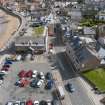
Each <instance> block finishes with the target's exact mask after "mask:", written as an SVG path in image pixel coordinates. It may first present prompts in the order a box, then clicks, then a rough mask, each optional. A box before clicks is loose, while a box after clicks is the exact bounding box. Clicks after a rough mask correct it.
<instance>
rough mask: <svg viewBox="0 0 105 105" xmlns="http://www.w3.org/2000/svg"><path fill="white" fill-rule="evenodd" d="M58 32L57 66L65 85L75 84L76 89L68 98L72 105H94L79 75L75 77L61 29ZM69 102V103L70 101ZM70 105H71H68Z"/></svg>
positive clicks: (56, 47)
mask: <svg viewBox="0 0 105 105" xmlns="http://www.w3.org/2000/svg"><path fill="white" fill-rule="evenodd" d="M57 29H58V30H57V32H56V38H55V40H56V42H57V46H56V44H55V47H54V48H55V51H56V57H55V58H56V64H57V65H58V68H59V71H60V73H61V76H62V79H63V81H64V84H67V83H68V81H69V82H70V83H71V84H73V86H74V87H75V92H74V93H69V92H68V96H69V99H70V100H71V103H72V105H94V103H93V102H92V100H91V99H90V97H88V95H87V93H86V90H85V87H84V86H83V85H82V83H81V82H80V81H79V79H78V75H75V73H74V68H73V65H72V64H71V63H70V61H69V60H68V58H67V56H66V54H65V47H64V46H63V44H62V40H61V39H62V38H61V37H62V35H61V31H60V30H59V28H57ZM70 100H68V102H69V101H70ZM68 105H69V104H68Z"/></svg>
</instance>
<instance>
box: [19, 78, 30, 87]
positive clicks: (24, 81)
mask: <svg viewBox="0 0 105 105" xmlns="http://www.w3.org/2000/svg"><path fill="white" fill-rule="evenodd" d="M29 83H30V82H29V81H28V80H27V79H24V78H23V79H21V80H20V87H25V86H27V85H28V84H29Z"/></svg>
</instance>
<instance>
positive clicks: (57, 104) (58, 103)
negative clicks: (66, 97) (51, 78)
mask: <svg viewBox="0 0 105 105" xmlns="http://www.w3.org/2000/svg"><path fill="white" fill-rule="evenodd" d="M52 105H60V102H59V101H58V100H53V101H52Z"/></svg>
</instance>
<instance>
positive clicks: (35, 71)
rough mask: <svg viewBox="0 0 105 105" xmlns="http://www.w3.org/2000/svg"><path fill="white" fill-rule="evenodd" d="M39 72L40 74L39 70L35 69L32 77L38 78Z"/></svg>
mask: <svg viewBox="0 0 105 105" xmlns="http://www.w3.org/2000/svg"><path fill="white" fill-rule="evenodd" d="M37 74H38V71H37V70H33V74H32V78H36V77H37Z"/></svg>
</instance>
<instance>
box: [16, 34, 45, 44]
mask: <svg viewBox="0 0 105 105" xmlns="http://www.w3.org/2000/svg"><path fill="white" fill-rule="evenodd" d="M29 41H31V42H32V43H33V44H35V43H38V44H44V43H45V42H44V37H29V36H25V37H19V38H17V39H16V40H15V44H22V43H24V44H27V43H28V42H29Z"/></svg>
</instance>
